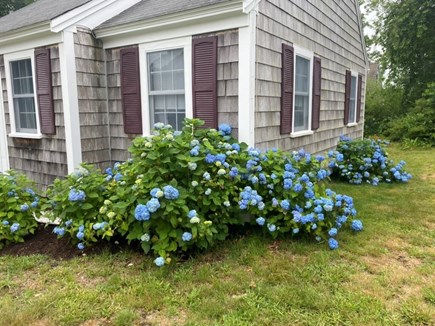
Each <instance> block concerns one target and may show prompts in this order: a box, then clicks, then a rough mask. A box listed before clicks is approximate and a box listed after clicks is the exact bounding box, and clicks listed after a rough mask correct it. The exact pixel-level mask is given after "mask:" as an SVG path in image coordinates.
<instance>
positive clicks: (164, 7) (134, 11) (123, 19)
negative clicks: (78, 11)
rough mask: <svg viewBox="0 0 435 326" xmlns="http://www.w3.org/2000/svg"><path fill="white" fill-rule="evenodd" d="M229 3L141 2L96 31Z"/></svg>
mask: <svg viewBox="0 0 435 326" xmlns="http://www.w3.org/2000/svg"><path fill="white" fill-rule="evenodd" d="M229 1H234V0H142V1H141V2H138V3H137V4H136V5H134V6H132V7H130V8H129V9H127V10H125V11H123V12H122V13H120V14H119V15H117V16H115V17H113V18H112V19H109V20H108V21H106V22H104V23H103V24H101V25H100V26H98V27H97V28H96V29H103V28H107V27H113V26H118V25H123V24H128V23H133V22H136V21H141V20H146V19H149V18H154V17H159V16H164V15H168V14H173V13H176V12H180V11H185V10H190V9H196V8H200V7H206V6H210V5H213V4H217V3H221V2H229Z"/></svg>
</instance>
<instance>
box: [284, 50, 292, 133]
mask: <svg viewBox="0 0 435 326" xmlns="http://www.w3.org/2000/svg"><path fill="white" fill-rule="evenodd" d="M294 54H295V52H294V49H293V47H292V46H290V45H287V44H283V45H282V83H281V134H289V133H291V132H292V130H293V88H294Z"/></svg>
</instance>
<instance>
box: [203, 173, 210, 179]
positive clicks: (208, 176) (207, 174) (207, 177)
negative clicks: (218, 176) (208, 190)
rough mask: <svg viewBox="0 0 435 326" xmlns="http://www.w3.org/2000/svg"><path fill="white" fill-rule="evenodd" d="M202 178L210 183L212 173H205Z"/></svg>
mask: <svg viewBox="0 0 435 326" xmlns="http://www.w3.org/2000/svg"><path fill="white" fill-rule="evenodd" d="M202 177H203V178H204V180H206V181H209V180H210V173H208V172H204V174H203V175H202Z"/></svg>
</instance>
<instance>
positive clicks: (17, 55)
mask: <svg viewBox="0 0 435 326" xmlns="http://www.w3.org/2000/svg"><path fill="white" fill-rule="evenodd" d="M26 59H30V61H31V64H32V77H33V92H34V97H33V99H34V101H35V113H36V133H25V132H18V131H17V127H16V124H15V108H14V99H13V95H12V75H11V71H10V63H11V62H12V61H18V60H26ZM4 62H5V71H6V87H7V90H8V92H7V93H8V105H9V117H10V124H11V133H10V134H9V137H17V138H32V139H41V138H42V134H41V126H40V123H39V108H38V101H37V88H36V71H35V55H34V50H27V51H20V52H14V53H8V54H5V55H4Z"/></svg>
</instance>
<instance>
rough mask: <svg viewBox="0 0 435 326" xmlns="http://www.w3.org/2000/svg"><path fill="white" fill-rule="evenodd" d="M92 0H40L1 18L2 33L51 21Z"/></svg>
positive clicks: (0, 28)
mask: <svg viewBox="0 0 435 326" xmlns="http://www.w3.org/2000/svg"><path fill="white" fill-rule="evenodd" d="M90 1H91V0H55V1H53V0H38V1H36V2H34V3H32V4H30V5H28V6H26V7H24V8H21V9H19V10H17V11H14V12H12V13H10V14H9V15H6V16H4V17H2V18H0V33H5V32H9V31H12V30H15V29H19V28H23V27H27V26H31V25H34V24H37V23H43V22H49V21H51V20H52V19H53V18H56V17H58V16H60V15H62V14H64V13H66V12H68V11H70V10H72V9H74V8H77V7H80V6H82V5H83V4H85V3H87V2H90Z"/></svg>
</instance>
